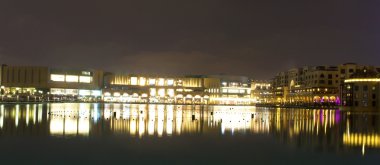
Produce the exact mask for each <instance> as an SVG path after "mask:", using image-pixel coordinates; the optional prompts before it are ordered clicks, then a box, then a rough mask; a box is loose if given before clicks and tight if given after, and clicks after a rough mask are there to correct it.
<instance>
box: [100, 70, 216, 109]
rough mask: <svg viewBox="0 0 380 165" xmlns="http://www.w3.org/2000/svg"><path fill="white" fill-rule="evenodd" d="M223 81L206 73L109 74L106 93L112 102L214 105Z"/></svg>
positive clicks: (107, 99)
mask: <svg viewBox="0 0 380 165" xmlns="http://www.w3.org/2000/svg"><path fill="white" fill-rule="evenodd" d="M219 85H220V81H219V79H216V78H209V77H206V76H169V77H167V76H152V75H134V74H129V75H124V74H108V75H106V76H105V87H104V90H103V96H104V100H105V101H109V102H150V103H183V104H210V103H212V98H215V97H217V96H218V92H219Z"/></svg>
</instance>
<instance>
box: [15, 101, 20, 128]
mask: <svg viewBox="0 0 380 165" xmlns="http://www.w3.org/2000/svg"><path fill="white" fill-rule="evenodd" d="M19 111H20V105H16V117H15V125H16V127H17V126H18V115H19Z"/></svg>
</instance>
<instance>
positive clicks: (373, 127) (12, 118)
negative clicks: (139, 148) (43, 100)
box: [0, 103, 380, 154]
mask: <svg viewBox="0 0 380 165" xmlns="http://www.w3.org/2000/svg"><path fill="white" fill-rule="evenodd" d="M191 134H197V135H206V136H207V135H217V136H234V135H239V136H254V135H256V134H265V135H270V136H273V137H275V138H276V139H279V140H280V141H282V142H284V143H287V144H295V145H297V146H305V147H311V148H313V147H316V148H327V149H330V148H333V150H338V151H351V150H360V151H361V152H362V154H365V153H366V149H368V148H370V149H371V150H374V151H375V152H378V150H379V148H380V118H379V114H378V113H350V112H341V111H339V110H306V109H267V108H255V107H238V106H233V107H230V106H200V105H195V106H194V105H157V104H148V105H147V104H88V103H55V104H20V105H11V104H9V105H0V138H1V136H12V135H17V136H23V135H38V136H53V137H58V138H60V137H97V136H104V135H105V136H133V137H138V138H143V137H145V136H149V137H158V138H160V137H165V136H181V135H191Z"/></svg>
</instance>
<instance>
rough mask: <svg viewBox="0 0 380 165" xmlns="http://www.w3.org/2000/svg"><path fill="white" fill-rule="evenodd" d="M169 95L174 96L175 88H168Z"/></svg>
mask: <svg viewBox="0 0 380 165" xmlns="http://www.w3.org/2000/svg"><path fill="white" fill-rule="evenodd" d="M168 95H169V97H174V89H168Z"/></svg>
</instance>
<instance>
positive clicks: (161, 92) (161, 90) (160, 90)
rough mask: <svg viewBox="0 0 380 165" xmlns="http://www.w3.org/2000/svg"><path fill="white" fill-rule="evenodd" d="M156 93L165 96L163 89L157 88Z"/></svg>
mask: <svg viewBox="0 0 380 165" xmlns="http://www.w3.org/2000/svg"><path fill="white" fill-rule="evenodd" d="M158 95H159V96H160V97H164V96H165V89H159V90H158Z"/></svg>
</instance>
